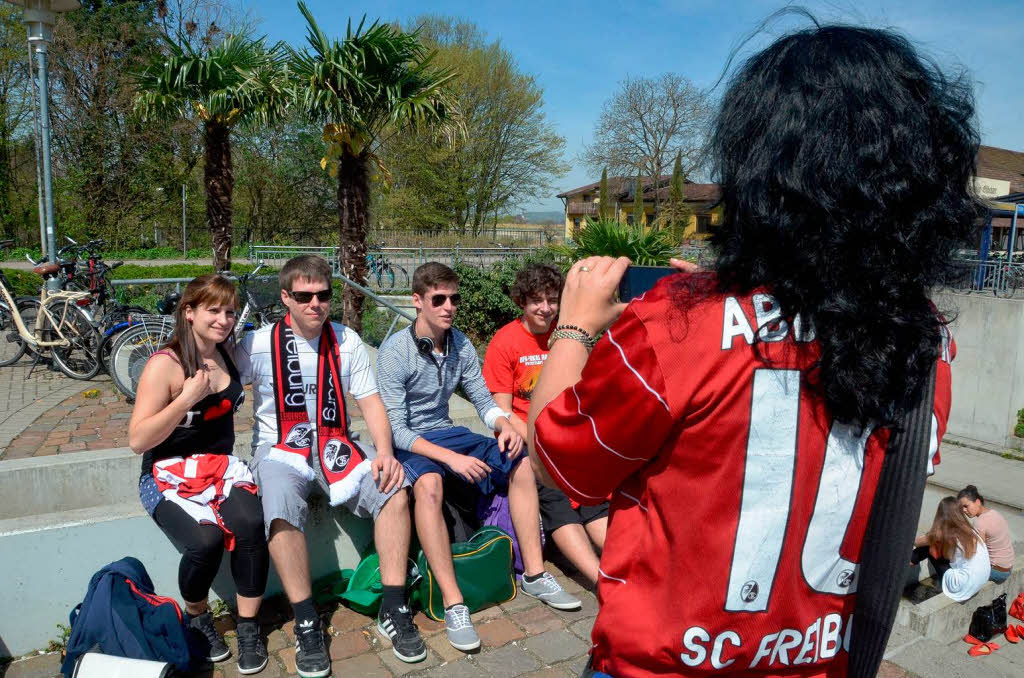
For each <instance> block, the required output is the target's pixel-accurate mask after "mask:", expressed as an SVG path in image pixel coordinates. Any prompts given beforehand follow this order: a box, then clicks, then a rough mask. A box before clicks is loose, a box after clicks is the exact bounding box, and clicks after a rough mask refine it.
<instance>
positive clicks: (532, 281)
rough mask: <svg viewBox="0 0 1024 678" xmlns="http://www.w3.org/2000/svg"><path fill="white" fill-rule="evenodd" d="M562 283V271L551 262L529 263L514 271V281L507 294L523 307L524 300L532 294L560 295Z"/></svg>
mask: <svg viewBox="0 0 1024 678" xmlns="http://www.w3.org/2000/svg"><path fill="white" fill-rule="evenodd" d="M563 284H565V278H563V277H562V272H561V271H559V270H558V269H557V268H555V267H554V266H552V265H551V264H530V265H528V266H527V267H526V268H524V269H522V270H521V271H519V273H516V281H515V282H514V283H512V287H511V288H510V289H509V291H508V296H510V297H511V298H512V301H514V302H515V304H516V306H518V307H519V308H523V307H524V306H526V300H527V299H529V298H530V297H531V296H533V295H534V294H543V293H545V292H554V293H555V294H557V295H558V296H559V297H561V296H562V285H563Z"/></svg>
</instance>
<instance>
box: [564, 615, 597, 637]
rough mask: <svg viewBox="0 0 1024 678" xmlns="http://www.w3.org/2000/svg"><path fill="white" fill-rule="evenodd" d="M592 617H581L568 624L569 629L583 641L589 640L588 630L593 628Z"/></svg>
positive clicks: (593, 619)
mask: <svg viewBox="0 0 1024 678" xmlns="http://www.w3.org/2000/svg"><path fill="white" fill-rule="evenodd" d="M594 621H595V618H594V617H589V618H587V619H581V620H579V621H578V622H573V623H572V624H569V630H570V631H572V632H573V634H574V635H575V636H576V637H577V638H579V639H580V640H582V641H583V642H584V643H589V642H590V632H591V631H593V630H594Z"/></svg>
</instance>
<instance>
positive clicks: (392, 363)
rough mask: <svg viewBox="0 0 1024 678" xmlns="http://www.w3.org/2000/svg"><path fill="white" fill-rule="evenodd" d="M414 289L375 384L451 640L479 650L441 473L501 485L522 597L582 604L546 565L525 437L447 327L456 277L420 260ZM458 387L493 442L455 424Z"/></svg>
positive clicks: (489, 486) (471, 352)
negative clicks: (411, 315)
mask: <svg viewBox="0 0 1024 678" xmlns="http://www.w3.org/2000/svg"><path fill="white" fill-rule="evenodd" d="M412 290H413V296H412V299H413V304H414V305H415V306H416V322H415V323H414V324H413V325H411V326H410V327H409V329H408V330H405V331H402V332H397V333H395V334H393V335H391V336H390V337H388V339H387V340H386V341H385V342H384V344H383V345H382V346H381V347H380V352H379V353H378V355H377V374H378V385H379V386H380V395H381V398H382V399H383V400H384V404H385V406H386V407H387V411H388V417H389V419H390V420H391V431H392V434H393V436H394V441H395V448H396V450H395V456H396V457H397V458H398V459H399V461H401V462H402V465H403V466H404V467H405V474H406V478H408V479H409V481H411V482H412V487H413V496H414V497H415V500H416V501H415V508H414V514H415V520H416V532H417V534H418V535H419V539H420V544H421V545H422V546H423V552H424V554H426V557H427V561H428V562H429V563H430V568H431V570H432V572H433V573H434V576H435V578H436V579H437V583H438V586H439V587H440V589H441V596H442V598H443V599H444V606H445V628H446V631H447V634H448V641H449V642H450V643H451V644H452V646H453V647H455V648H456V649H459V650H462V651H470V650H474V649H476V648H478V647H479V646H480V637H479V635H477V632H476V630H475V629H474V628H473V624H472V622H471V621H470V617H469V610H468V608H467V607H466V605H465V604H464V603H463V598H462V593H461V592H460V590H459V586H458V582H457V581H456V579H455V569H454V566H453V565H452V555H451V544H450V542H449V539H448V529H447V527H446V526H445V522H444V519H443V517H442V514H441V500H442V495H443V490H442V478H443V476H444V475H445V473H454V474H455V475H456V476H458V477H459V478H461V479H462V480H464V481H466V482H468V483H471V484H475V485H476V486H477V488H478V489H479V490H480V492H482V493H484V494H490V493H492V492H494V491H496V490H498V489H504V488H506V487H507V488H508V499H509V509H510V513H511V517H512V523H513V525H514V526H515V531H516V537H517V539H518V541H519V549H520V552H521V553H522V557H523V566H524V570H525V572H524V576H523V579H522V580H521V582H520V590H521V591H522V592H523V593H525V594H527V595H530V596H533V597H535V598H538V599H540V600H541V601H543V602H544V603H547V604H548V605H550V606H551V607H554V608H557V609H562V610H572V609H577V608H579V607H580V605H581V603H580V601H579V600H578V599H576V598H574V597H573V596H571V595H569V594H568V593H566V592H565V591H564V590H562V587H561V586H560V585H559V584H558V582H557V581H556V580H555V578H554V577H552V576H551V575H550V574H548V573H547V572H545V571H544V560H543V556H542V554H541V541H540V529H539V528H540V509H539V506H538V501H537V487H536V482H535V480H534V476H533V469H532V468H531V466H530V464H529V463H525V464H524V463H521V462H522V461H523V460H524V459H526V454H525V452H526V447H525V446H524V445H523V439H522V437H521V436H520V435H519V434H518V433H516V431H515V429H514V428H513V426H512V424H511V422H510V421H509V415H508V413H506V412H503V411H502V410H501V408H500V407H498V406H497V404H495V402H494V399H493V398H492V397H491V392H490V391H489V390H488V388H487V384H486V383H484V378H483V375H482V374H481V372H480V362H479V359H478V358H477V353H476V349H474V348H473V344H472V343H471V342H470V341H469V339H468V338H466V335H464V334H463V333H462V332H459V331H458V330H456V329H454V328H453V327H452V323H453V321H454V320H455V314H456V311H457V309H458V305H459V303H460V302H461V301H462V299H461V296H460V295H459V279H458V277H457V276H456V275H455V272H454V271H453V270H452V269H450V268H449V267H447V266H445V265H444V264H440V263H437V262H430V263H426V264H423V265H422V266H420V267H419V268H417V269H416V271H415V272H414V273H413V277H412ZM460 385H461V386H462V388H463V390H464V391H465V393H466V395H467V397H468V398H469V400H470V401H471V402H472V403H473V405H474V407H475V408H476V411H477V414H478V415H479V416H480V419H481V420H483V422H484V424H486V425H487V427H488V428H490V429H492V430H494V431H496V432H497V434H498V435H497V438H496V439H495V438H494V437H493V436H483V435H480V434H477V433H473V432H472V431H470V430H469V429H468V428H465V427H463V426H454V423H453V421H452V419H451V417H450V416H449V411H448V401H449V399H450V398H451V397H452V394H453V393H454V392H455V389H456V388H457V387H458V386H460Z"/></svg>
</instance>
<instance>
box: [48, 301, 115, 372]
mask: <svg viewBox="0 0 1024 678" xmlns="http://www.w3.org/2000/svg"><path fill="white" fill-rule="evenodd" d="M46 310H47V311H48V312H49V314H50V318H49V319H48V320H47V327H46V328H45V332H46V334H47V335H48V338H49V339H50V341H56V340H58V339H60V336H61V335H63V337H64V338H65V339H67V340H68V341H69V342H70V343H69V344H68V345H67V346H54V347H52V348H51V349H50V353H51V355H53V361H54V362H55V363H57V367H59V368H60V371H61V372H63V373H64V374H66V375H68V376H69V377H71V378H72V379H83V380H84V379H92V378H93V377H95V376H96V375H97V374H99V371H100V368H101V367H102V366H101V365H100V355H99V348H100V333H99V332H97V331H96V328H95V327H93V325H92V320H91V319H90V318H89V314H88V313H86V312H85V311H84V310H83V309H82V308H80V307H79V306H78V305H77V304H76V303H75V302H74V301H73V300H71V299H57V300H56V301H53V302H50V303H48V304H47V305H46ZM50 321H52V322H54V323H56V324H57V325H56V328H54V327H52V326H50V325H49V322H50ZM56 330H59V333H58V332H57V331H56Z"/></svg>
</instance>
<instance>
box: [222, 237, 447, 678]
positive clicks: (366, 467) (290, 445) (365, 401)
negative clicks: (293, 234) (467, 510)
mask: <svg viewBox="0 0 1024 678" xmlns="http://www.w3.org/2000/svg"><path fill="white" fill-rule="evenodd" d="M278 277H279V281H280V285H281V301H282V302H283V303H284V305H285V306H286V307H287V309H288V315H287V316H286V318H285V319H283V320H282V321H280V322H278V323H275V324H273V325H272V326H269V327H262V328H260V329H259V330H257V331H255V332H250V333H249V334H247V335H246V336H245V338H243V339H242V341H241V342H240V343H239V345H238V348H237V349H236V357H235V362H236V364H237V365H238V370H239V372H240V373H241V376H242V380H243V383H245V382H250V381H251V382H252V385H253V399H254V404H253V409H254V412H255V420H256V421H255V426H254V427H253V461H252V464H251V466H252V471H253V475H254V476H255V478H256V482H257V484H258V485H259V493H260V498H261V500H262V503H263V517H264V522H265V529H266V536H267V542H268V545H269V548H270V556H271V559H272V560H273V561H274V567H275V569H276V570H277V573H278V575H279V576H280V578H281V583H282V584H283V586H284V590H285V594H286V595H287V596H288V600H289V601H290V602H291V604H292V608H293V610H294V612H295V637H296V650H297V651H296V666H297V668H298V673H299V675H300V676H303V677H305V678H314V677H319V676H327V675H329V674H330V672H331V661H330V657H329V656H328V654H327V650H326V648H325V646H324V636H323V631H322V624H321V620H320V618H319V617H318V616H317V613H316V610H315V609H314V607H313V600H312V588H311V582H310V571H309V554H308V551H307V548H306V539H305V535H304V534H303V528H304V526H305V523H306V518H307V515H308V505H307V498H308V496H309V493H310V491H312V490H313V488H314V487H319V488H320V490H321V491H323V492H324V493H325V494H326V495H327V496H328V497H329V500H330V504H331V505H332V506H337V505H339V504H340V505H343V506H345V508H347V509H349V511H351V512H352V513H354V514H355V515H356V516H359V517H361V518H370V519H372V520H373V521H374V541H375V545H376V548H377V553H378V554H379V555H380V573H381V581H382V583H383V584H384V597H383V600H382V602H381V608H380V614H379V615H378V619H377V628H378V630H379V631H380V632H381V633H382V634H384V635H385V636H387V637H388V638H390V640H391V641H392V646H393V649H394V653H395V655H396V656H397V657H398V658H399V659H401V660H402V661H405V662H415V661H420V660H422V659H424V658H425V657H426V654H427V652H426V647H425V645H424V644H423V640H422V638H421V637H420V635H419V631H418V630H417V628H416V626H415V624H413V621H412V614H411V612H410V610H409V607H408V605H407V604H406V601H405V579H406V564H407V558H408V552H409V539H410V532H411V521H410V517H409V498H408V492H407V491H406V490H405V488H407V487H408V486H409V481H408V480H406V478H405V473H404V470H403V468H402V464H401V463H399V462H398V461H397V460H396V459H395V455H394V452H393V449H392V444H391V427H390V424H389V422H388V416H387V412H386V410H385V408H384V404H383V402H382V401H381V398H380V396H379V395H378V394H377V384H376V381H375V379H374V376H373V370H372V368H371V367H370V360H369V358H368V356H367V353H366V349H365V347H364V346H363V343H362V340H361V339H360V338H359V336H358V335H357V334H356V333H355V332H353V331H352V330H351V329H349V328H348V327H346V326H344V325H342V324H340V323H334V322H329V313H328V312H329V311H330V305H331V304H330V300H331V268H330V265H329V264H328V263H327V262H326V261H325V260H324V259H322V258H320V257H316V256H312V255H303V256H299V257H295V258H294V259H291V260H289V261H288V262H287V263H286V264H285V265H284V267H283V268H282V269H281V272H280V274H279V276H278ZM346 396H351V397H352V398H354V399H355V402H356V404H357V405H358V407H359V411H360V413H361V414H362V416H363V419H364V420H365V421H366V424H367V428H368V429H369V433H370V438H371V439H372V440H373V445H372V446H371V445H368V444H367V443H365V442H363V441H359V442H358V443H356V442H355V441H354V437H353V436H350V435H349V431H348V424H349V421H348V416H347V414H346V412H345V398H346Z"/></svg>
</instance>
